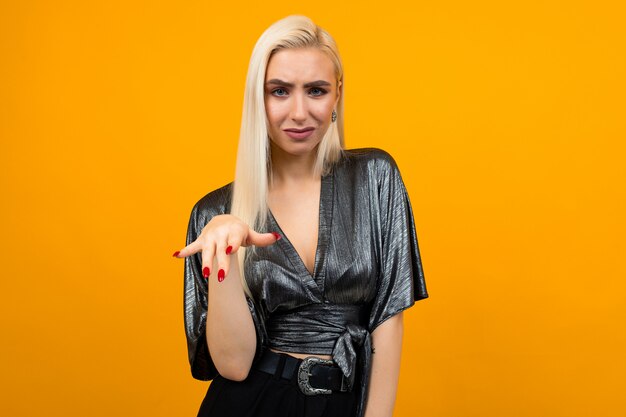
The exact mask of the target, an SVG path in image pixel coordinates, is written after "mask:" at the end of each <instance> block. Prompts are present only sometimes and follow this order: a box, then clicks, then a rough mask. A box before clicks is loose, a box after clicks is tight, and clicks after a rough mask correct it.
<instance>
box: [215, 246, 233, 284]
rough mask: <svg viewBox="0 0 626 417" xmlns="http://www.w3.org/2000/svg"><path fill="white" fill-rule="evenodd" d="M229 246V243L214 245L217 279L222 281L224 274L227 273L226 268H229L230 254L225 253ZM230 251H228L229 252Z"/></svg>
mask: <svg viewBox="0 0 626 417" xmlns="http://www.w3.org/2000/svg"><path fill="white" fill-rule="evenodd" d="M228 248H231V245H228V243H227V242H226V243H222V244H218V245H217V247H216V251H215V252H216V253H215V257H216V258H217V267H218V268H219V269H218V271H217V281H218V282H222V281H224V278H226V275H228V270H229V269H230V257H231V256H230V255H227V254H226V250H227V249H228ZM229 253H230V252H229Z"/></svg>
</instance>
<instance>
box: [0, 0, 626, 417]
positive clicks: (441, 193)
mask: <svg viewBox="0 0 626 417" xmlns="http://www.w3.org/2000/svg"><path fill="white" fill-rule="evenodd" d="M237 3H238V2H224V1H219V2H218V1H210V2H208V1H154V0H150V1H148V0H145V1H119V0H114V1H100V2H91V1H76V0H75V1H71V0H65V1H49V2H43V1H39V2H37V1H24V0H21V1H7V0H3V1H2V5H1V6H0V59H1V61H0V144H1V151H0V172H1V176H0V181H1V183H0V186H1V193H2V202H1V204H0V207H1V208H0V210H1V212H0V219H1V220H0V221H1V222H2V223H1V225H0V226H1V230H2V240H1V241H2V243H1V245H2V247H1V248H0V256H1V261H2V270H1V275H2V279H1V281H0V294H1V297H2V300H1V302H0V323H1V332H2V334H1V336H0V338H1V340H2V342H0V349H1V351H0V369H2V371H0V375H1V377H0V378H2V379H1V387H0V415H2V416H7V417H9V416H11V417H21V416H36V415H48V416H93V417H98V416H111V415H117V416H152V417H157V416H192V415H195V413H196V412H197V409H198V406H199V404H200V402H201V400H202V397H203V395H204V393H205V391H206V388H207V383H205V382H199V381H196V380H194V379H192V378H191V375H190V373H189V369H188V363H187V358H186V345H185V340H184V331H183V316H182V284H183V282H182V274H183V270H182V268H183V263H182V261H181V260H175V259H172V258H171V253H172V252H173V251H174V250H176V249H180V248H181V247H182V246H184V237H185V232H186V227H187V221H188V217H189V213H190V211H191V208H192V206H193V204H194V203H195V202H196V201H197V200H198V199H199V198H200V197H202V196H203V195H204V194H205V193H207V192H208V191H210V190H212V189H214V188H216V187H218V186H220V185H223V184H225V183H226V182H229V181H230V180H231V179H232V175H233V169H234V158H235V149H236V141H237V135H238V131H239V118H240V112H241V104H242V92H243V86H244V78H245V72H246V67H247V63H248V59H249V56H250V52H251V50H252V47H253V45H254V42H255V41H256V39H257V37H258V36H259V35H260V34H261V32H262V31H263V30H264V29H265V28H266V27H267V26H268V25H269V24H271V23H272V22H274V21H275V20H277V19H279V18H281V17H283V16H285V15H288V14H292V13H302V14H307V15H309V16H311V17H312V18H313V19H314V20H316V21H317V22H318V23H319V24H320V25H322V26H323V27H325V28H327V29H328V30H329V31H330V32H331V33H332V34H334V36H335V37H336V39H337V41H338V43H339V45H340V49H341V52H342V54H343V58H344V61H345V70H346V81H345V98H346V123H347V132H346V134H347V143H348V146H349V147H363V146H375V147H381V148H384V149H386V150H387V151H389V152H390V153H391V154H392V155H393V156H394V157H395V158H396V160H397V162H398V164H399V166H400V169H401V171H402V173H403V176H404V179H405V182H406V183H407V186H408V189H409V192H410V195H411V198H412V202H413V207H414V210H415V216H416V222H417V228H418V235H419V239H420V246H421V250H422V256H423V261H424V268H425V272H426V278H427V284H428V289H429V291H430V294H431V297H430V298H429V299H428V300H424V301H420V302H418V303H417V305H416V306H415V307H413V308H412V309H410V310H409V311H408V312H407V315H406V317H407V319H406V339H405V345H404V348H405V350H404V353H405V355H404V357H403V364H402V373H401V381H400V388H399V395H398V400H397V407H396V414H395V415H396V416H407V417H408V416H424V417H444V416H445V417H487V416H498V417H501V416H507V417H517V416H524V417H527V416H528V417H529V416H551V417H561V416H563V417H582V416H589V417H613V416H616V417H617V416H624V415H626V400H625V399H624V398H626V397H624V389H625V385H626V384H625V383H624V375H625V374H626V355H625V354H624V352H625V350H626V331H625V330H626V329H625V325H624V323H625V319H626V317H625V316H626V314H625V307H626V291H625V290H626V288H625V284H624V278H626V267H625V266H624V265H625V262H624V261H625V256H624V255H625V254H626V251H625V244H624V240H625V238H624V237H625V235H626V224H625V221H624V213H625V209H626V207H625V200H626V198H625V197H626V196H625V194H626V192H625V189H626V187H625V180H626V175H625V168H624V166H625V163H624V159H625V154H624V139H625V133H626V127H625V122H624V120H625V119H624V113H625V105H624V97H626V91H625V90H626V88H625V85H626V82H625V79H624V77H625V74H626V51H625V49H626V48H625V45H626V30H625V29H624V27H625V26H624V21H625V18H626V14H625V13H624V10H623V8H622V7H621V6H619V4H620V3H621V2H618V1H614V2H607V1H602V0H600V1H593V2H591V1H587V2H580V1H565V0H563V1H560V2H554V1H547V2H546V1H520V2H515V3H511V2H506V1H490V2H489V1H484V0H478V1H471V2H470V1H467V2H459V1H445V0H444V1H429V2H421V3H419V2H407V3H406V4H402V3H399V2H380V3H379V2H370V1H360V2H356V1H355V2H352V3H349V2H341V1H337V0H333V1H316V2H303V3H301V4H302V6H299V7H295V6H293V4H296V3H299V2H294V1H272V2H251V3H253V5H251V6H242V5H240V4H237Z"/></svg>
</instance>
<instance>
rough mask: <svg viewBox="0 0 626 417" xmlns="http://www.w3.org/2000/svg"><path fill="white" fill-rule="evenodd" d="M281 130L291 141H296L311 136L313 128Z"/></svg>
mask: <svg viewBox="0 0 626 417" xmlns="http://www.w3.org/2000/svg"><path fill="white" fill-rule="evenodd" d="M283 130H284V132H285V133H286V134H287V136H289V137H290V138H291V139H296V140H298V139H306V138H308V137H309V136H311V135H312V134H313V131H314V130H315V128H314V127H305V128H303V129H296V128H290V129H283Z"/></svg>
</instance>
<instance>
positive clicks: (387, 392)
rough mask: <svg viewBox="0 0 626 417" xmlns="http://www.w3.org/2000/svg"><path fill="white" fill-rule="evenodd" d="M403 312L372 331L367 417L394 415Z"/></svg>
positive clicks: (389, 416) (388, 416)
mask: <svg viewBox="0 0 626 417" xmlns="http://www.w3.org/2000/svg"><path fill="white" fill-rule="evenodd" d="M402 333H403V319H402V312H400V313H398V314H396V315H394V316H392V317H390V318H389V319H387V320H385V321H384V322H383V323H381V324H380V325H379V326H378V327H377V328H376V329H374V331H373V332H372V345H373V347H374V354H373V355H372V370H371V374H370V375H371V376H370V384H369V391H368V397H367V404H366V405H365V417H391V416H392V415H393V409H394V405H395V402H396V391H397V388H398V377H399V375H400V355H401V351H402Z"/></svg>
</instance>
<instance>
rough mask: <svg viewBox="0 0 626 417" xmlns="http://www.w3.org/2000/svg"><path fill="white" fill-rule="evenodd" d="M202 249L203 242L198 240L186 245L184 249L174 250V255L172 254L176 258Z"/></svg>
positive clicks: (184, 256)
mask: <svg viewBox="0 0 626 417" xmlns="http://www.w3.org/2000/svg"><path fill="white" fill-rule="evenodd" d="M201 250H202V242H200V241H198V240H196V241H194V242H192V243H190V244H189V245H187V246H185V247H184V248H183V249H181V250H177V251H176V252H174V255H172V256H173V257H175V258H186V257H188V256H190V255H193V254H194V253H198V252H200V251H201Z"/></svg>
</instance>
